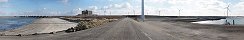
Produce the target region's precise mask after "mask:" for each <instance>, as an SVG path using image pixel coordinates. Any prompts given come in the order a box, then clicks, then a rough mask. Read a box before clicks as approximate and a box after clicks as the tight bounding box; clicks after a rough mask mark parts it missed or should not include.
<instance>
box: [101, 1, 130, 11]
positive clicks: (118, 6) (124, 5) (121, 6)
mask: <svg viewBox="0 0 244 40" xmlns="http://www.w3.org/2000/svg"><path fill="white" fill-rule="evenodd" d="M130 8H132V5H131V4H130V3H128V2H125V3H120V4H111V5H108V6H104V7H103V9H130Z"/></svg>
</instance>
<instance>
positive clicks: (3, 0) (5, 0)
mask: <svg viewBox="0 0 244 40" xmlns="http://www.w3.org/2000/svg"><path fill="white" fill-rule="evenodd" d="M0 2H8V0H0Z"/></svg>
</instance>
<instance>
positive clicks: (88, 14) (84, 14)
mask: <svg viewBox="0 0 244 40" xmlns="http://www.w3.org/2000/svg"><path fill="white" fill-rule="evenodd" d="M77 16H96V15H95V14H93V13H92V11H89V10H83V11H82V14H78V15H77Z"/></svg>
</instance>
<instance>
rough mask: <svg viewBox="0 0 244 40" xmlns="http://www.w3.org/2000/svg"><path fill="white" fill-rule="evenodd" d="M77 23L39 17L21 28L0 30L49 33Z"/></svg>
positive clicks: (7, 32) (14, 33)
mask: <svg viewBox="0 0 244 40" xmlns="http://www.w3.org/2000/svg"><path fill="white" fill-rule="evenodd" d="M76 25H77V23H73V22H69V21H66V20H62V19H59V18H40V19H37V20H35V21H34V22H33V23H31V24H28V25H25V26H24V27H22V28H17V29H13V30H8V31H5V32H0V33H2V34H5V35H17V34H34V33H50V32H56V31H62V30H66V29H68V28H71V27H75V26H76Z"/></svg>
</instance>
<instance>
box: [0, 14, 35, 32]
mask: <svg viewBox="0 0 244 40" xmlns="http://www.w3.org/2000/svg"><path fill="white" fill-rule="evenodd" d="M35 19H36V18H23V17H0V31H5V30H10V29H16V28H19V27H22V26H24V25H27V24H30V23H31V22H33V21H34V20H35Z"/></svg>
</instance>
